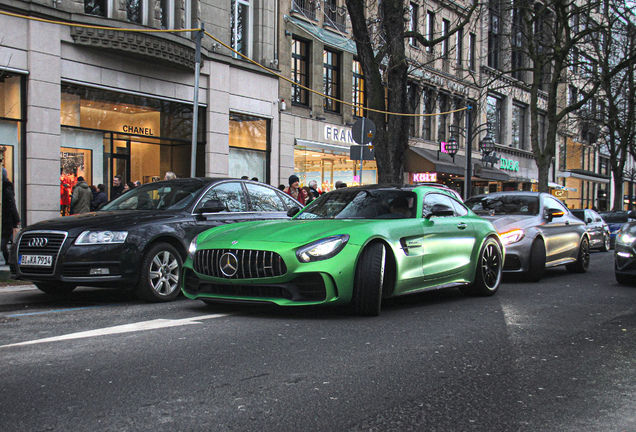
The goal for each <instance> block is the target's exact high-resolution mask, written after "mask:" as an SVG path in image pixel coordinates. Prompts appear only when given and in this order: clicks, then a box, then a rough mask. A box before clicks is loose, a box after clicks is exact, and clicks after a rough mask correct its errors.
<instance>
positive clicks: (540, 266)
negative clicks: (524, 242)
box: [527, 238, 546, 282]
mask: <svg viewBox="0 0 636 432" xmlns="http://www.w3.org/2000/svg"><path fill="white" fill-rule="evenodd" d="M545 253H546V252H545V243H544V242H543V239H540V238H539V239H535V240H534V241H533V242H532V246H531V247H530V264H529V265H528V273H527V278H528V280H529V281H530V282H539V281H540V280H541V278H542V277H543V274H544V273H545V260H546V257H545Z"/></svg>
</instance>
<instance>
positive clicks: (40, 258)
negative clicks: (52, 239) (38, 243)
mask: <svg viewBox="0 0 636 432" xmlns="http://www.w3.org/2000/svg"><path fill="white" fill-rule="evenodd" d="M18 264H19V265H23V266H33V267H51V266H52V265H53V257H52V256H51V255H20V256H19V259H18Z"/></svg>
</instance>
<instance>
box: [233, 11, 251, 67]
mask: <svg viewBox="0 0 636 432" xmlns="http://www.w3.org/2000/svg"><path fill="white" fill-rule="evenodd" d="M230 19H231V27H232V34H231V38H232V40H231V44H232V48H234V49H235V50H236V51H238V52H240V53H241V54H243V55H245V56H247V57H249V56H250V55H251V54H252V53H251V45H252V42H251V40H252V29H251V26H252V9H251V6H250V2H249V0H232V11H231V16H230ZM234 56H235V57H238V55H237V54H234Z"/></svg>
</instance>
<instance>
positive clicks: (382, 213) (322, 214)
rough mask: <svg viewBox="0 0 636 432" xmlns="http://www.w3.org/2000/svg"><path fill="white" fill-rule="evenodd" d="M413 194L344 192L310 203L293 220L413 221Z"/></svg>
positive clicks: (333, 193) (323, 196)
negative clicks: (410, 219)
mask: <svg viewBox="0 0 636 432" xmlns="http://www.w3.org/2000/svg"><path fill="white" fill-rule="evenodd" d="M416 198H417V196H416V195H415V193H413V192H410V191H402V190H397V189H377V190H366V189H362V190H360V189H346V190H344V189H343V190H340V191H335V192H330V193H327V194H324V195H322V196H321V197H320V198H318V199H316V200H315V201H313V202H312V203H311V204H309V205H308V206H307V207H305V208H304V209H303V211H302V212H301V213H300V214H299V215H298V216H297V217H296V218H297V219H405V218H414V217H415V216H416V215H415V205H416V201H417V199H416Z"/></svg>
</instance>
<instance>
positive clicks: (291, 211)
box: [287, 207, 300, 218]
mask: <svg viewBox="0 0 636 432" xmlns="http://www.w3.org/2000/svg"><path fill="white" fill-rule="evenodd" d="M298 213H300V208H299V207H292V208H290V209H289V210H287V216H289V217H290V218H291V217H294V216H296V215H297V214H298Z"/></svg>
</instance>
